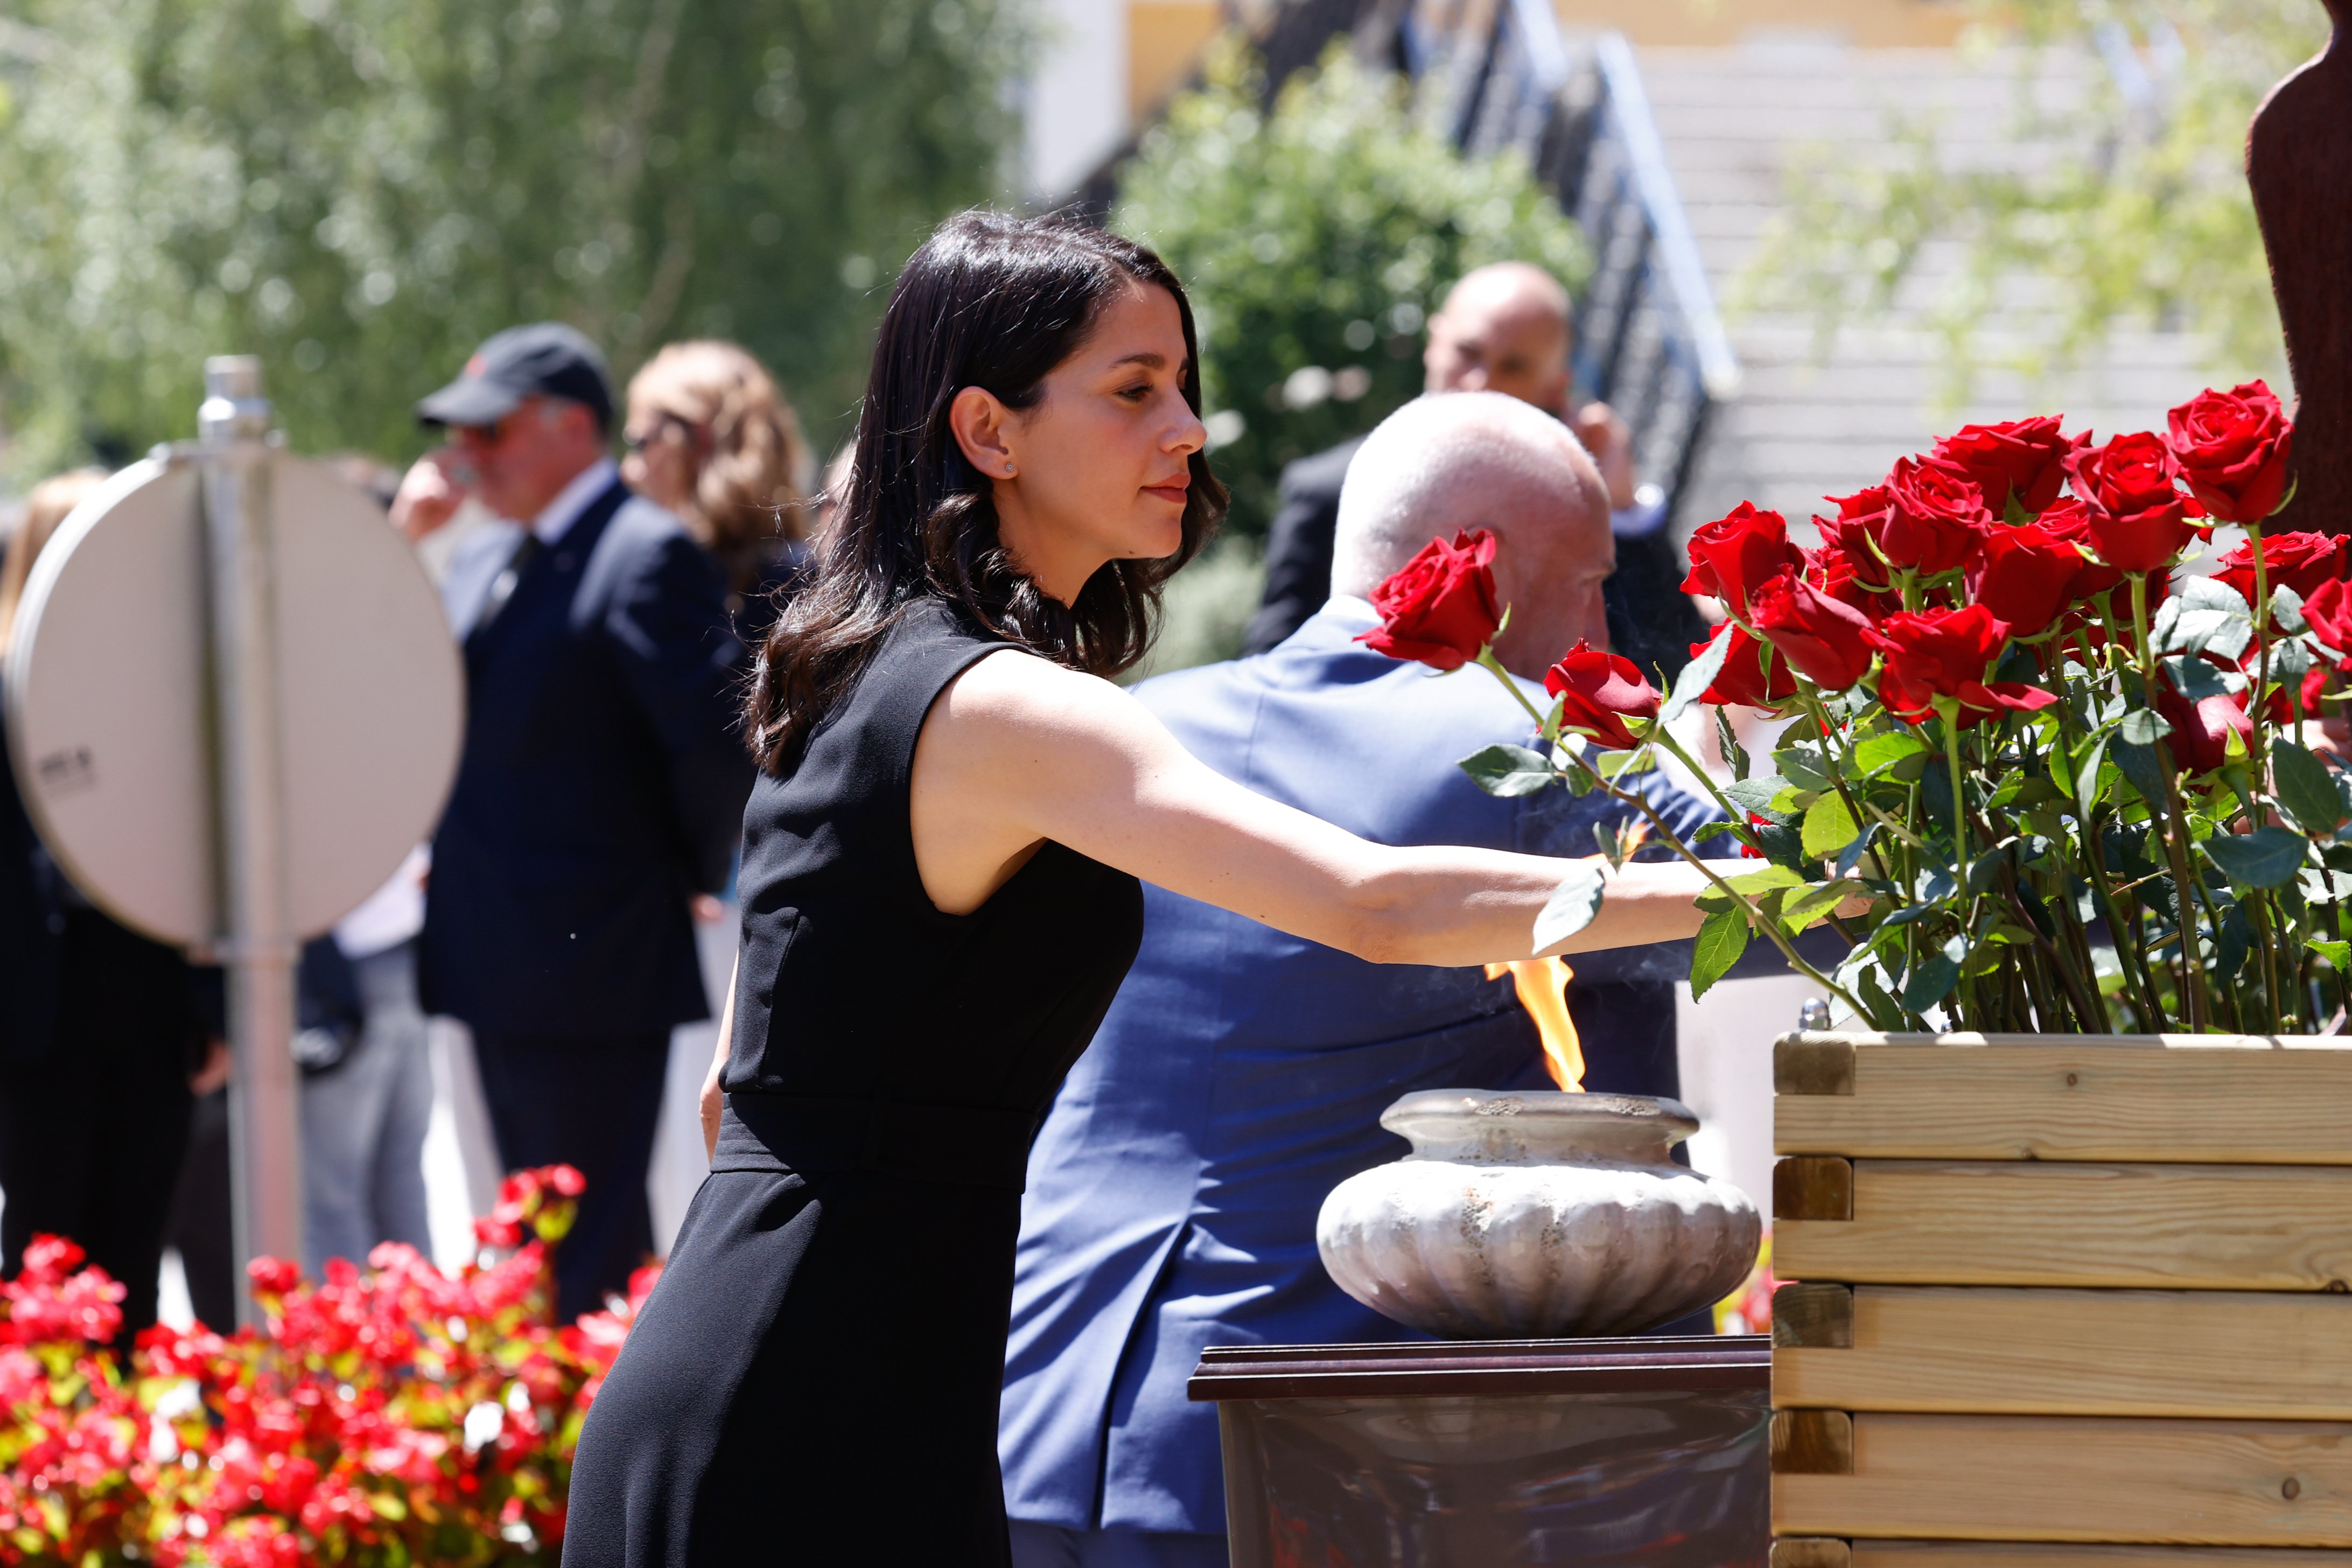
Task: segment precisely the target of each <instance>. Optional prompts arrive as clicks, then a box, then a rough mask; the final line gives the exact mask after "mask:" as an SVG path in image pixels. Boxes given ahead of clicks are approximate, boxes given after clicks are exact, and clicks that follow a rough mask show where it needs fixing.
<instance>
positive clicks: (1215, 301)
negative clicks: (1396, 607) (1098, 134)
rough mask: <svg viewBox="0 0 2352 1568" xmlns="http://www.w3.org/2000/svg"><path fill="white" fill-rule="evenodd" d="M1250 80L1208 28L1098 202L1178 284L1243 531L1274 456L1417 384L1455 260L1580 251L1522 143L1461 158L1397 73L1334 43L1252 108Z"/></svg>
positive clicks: (1568, 268)
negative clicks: (1115, 190)
mask: <svg viewBox="0 0 2352 1568" xmlns="http://www.w3.org/2000/svg"><path fill="white" fill-rule="evenodd" d="M1264 104H1265V82H1264V79H1263V77H1262V75H1261V74H1260V71H1259V68H1258V65H1257V62H1256V60H1255V58H1252V57H1251V55H1250V54H1249V53H1248V52H1247V51H1246V50H1245V49H1244V47H1242V46H1241V45H1240V44H1239V43H1238V42H1237V41H1234V40H1232V39H1226V40H1223V41H1221V42H1220V43H1219V44H1218V45H1217V46H1215V47H1214V48H1213V50H1212V53H1211V56H1210V60H1209V65H1208V69H1207V73H1206V76H1205V79H1204V81H1203V85H1202V88H1201V89H1200V90H1199V91H1197V92H1193V93H1190V94H1187V95H1185V96H1184V97H1181V98H1179V99H1178V100H1176V101H1175V102H1174V103H1173V104H1172V105H1171V106H1170V108H1169V110H1168V114H1167V118H1166V119H1165V120H1164V121H1161V122H1160V124H1159V125H1157V126H1155V127H1154V128H1153V129H1152V130H1151V131H1150V132H1147V133H1146V134H1145V136H1144V137H1143V140H1142V143H1141V145H1140V147H1139V149H1138V152H1137V154H1136V156H1135V157H1134V158H1133V159H1132V160H1131V161H1129V163H1128V164H1127V165H1126V167H1125V168H1124V169H1122V170H1121V171H1120V173H1119V196H1120V199H1119V202H1118V207H1117V209H1116V210H1115V212H1114V213H1113V215H1112V219H1111V222H1112V226H1113V227H1115V228H1117V229H1118V230H1119V231H1120V232H1122V233H1125V234H1129V235H1132V236H1134V237H1137V238H1139V239H1141V240H1143V241H1144V242H1145V243H1147V244H1149V245H1150V246H1152V247H1154V248H1156V249H1157V250H1158V251H1159V252H1160V255H1161V256H1162V257H1163V258H1166V259H1167V262H1168V264H1169V265H1170V266H1171V267H1172V268H1175V269H1176V272H1177V275H1178V276H1179V277H1181V278H1182V279H1184V283H1185V287H1186V288H1187V289H1189V290H1190V292H1191V294H1192V302H1193V306H1194V308H1195V310H1197V311H1198V312H1199V315H1200V327H1201V360H1202V380H1203V384H1204V390H1205V393H1206V395H1207V399H1208V404H1209V407H1210V409H1211V416H1210V422H1209V424H1210V436H1211V441H1212V444H1213V447H1214V448H1215V462H1216V467H1217V473H1218V475H1219V476H1220V477H1221V478H1222V479H1224V481H1225V482H1226V483H1227V484H1228V485H1230V486H1232V487H1233V491H1234V514H1233V520H1232V522H1231V524H1230V525H1229V526H1230V527H1231V528H1232V529H1233V530H1234V531H1238V532H1241V533H1245V534H1250V535H1258V534H1263V533H1264V531H1265V526H1266V523H1267V522H1268V521H1270V520H1271V519H1272V517H1273V513H1274V497H1275V489H1276V482H1277V480H1278V479H1280V477H1281V473H1282V467H1283V465H1284V464H1286V463H1288V462H1290V461H1292V460H1294V459H1296V458H1302V457H1305V456H1307V454H1309V453H1311V452H1318V451H1320V450H1322V449H1323V448H1324V447H1328V446H1330V445H1332V444H1333V443H1334V442H1337V441H1339V440H1343V439H1345V438H1346V437H1349V436H1354V435H1359V434H1360V433H1362V432H1363V431H1366V430H1369V429H1370V428H1371V427H1372V426H1374V425H1376V424H1378V423H1379V422H1380V421H1381V418H1382V417H1383V416H1386V415H1387V414H1388V413H1389V412H1390V411H1391V409H1393V408H1395V407H1396V406H1397V405H1399V404H1401V403H1402V402H1404V401H1405V400H1406V399H1408V398H1410V397H1412V396H1413V395H1415V394H1417V393H1418V392H1420V390H1421V381H1422V372H1421V342H1422V335H1421V334H1422V324H1423V321H1426V320H1427V319H1428V315H1429V312H1430V311H1432V310H1435V309H1436V308H1437V305H1438V303H1439V302H1440V300H1442V299H1443V297H1444V292H1445V290H1446V289H1448V288H1450V287H1452V285H1453V283H1454V279H1457V278H1459V277H1460V276H1461V275H1462V274H1463V273H1465V272H1466V271H1468V270H1469V269H1470V268H1474V267H1478V266H1482V265H1484V264H1485V263H1486V262H1489V261H1501V260H1509V259H1517V260H1524V261H1531V262H1534V263H1535V264H1537V265H1538V266H1539V267H1545V268H1549V269H1550V270H1551V271H1552V272H1554V273H1555V274H1557V275H1558V276H1559V279H1561V281H1563V282H1564V283H1566V284H1568V285H1569V286H1570V288H1571V289H1572V288H1575V287H1576V286H1577V285H1578V284H1580V282H1582V280H1583V279H1584V276H1585V273H1586V270H1587V259H1586V252H1585V248H1584V246H1583V244H1582V242H1581V240H1580V237H1579V236H1578V234H1577V231H1576V227H1575V226H1574V225H1573V224H1572V223H1570V221H1569V220H1568V218H1566V217H1565V216H1562V215H1561V213H1560V211H1559V206H1558V205H1557V204H1556V203H1555V202H1554V201H1553V199H1552V197H1551V195H1550V194H1549V192H1547V191H1546V190H1545V189H1544V187H1543V186H1542V185H1541V184H1539V183H1538V181H1537V179H1536V177H1535V175H1534V174H1533V172H1532V171H1531V170H1530V169H1529V167H1528V163H1527V161H1526V159H1524V158H1522V157H1520V156H1518V155H1517V153H1506V154H1503V155H1500V156H1496V157H1491V158H1480V159H1467V158H1465V157H1463V156H1462V154H1461V153H1458V152H1457V151H1456V150H1455V149H1454V146H1453V145H1452V144H1451V143H1450V142H1447V141H1446V140H1445V139H1444V137H1443V136H1441V135H1438V134H1437V133H1435V132H1433V131H1431V130H1429V129H1428V128H1427V127H1425V126H1423V124H1421V123H1420V122H1419V121H1417V120H1416V119H1415V117H1414V115H1413V113H1412V109H1411V106H1410V104H1409V102H1408V100H1407V95H1406V87H1405V84H1404V82H1403V81H1402V79H1398V78H1396V77H1394V76H1392V75H1391V74H1389V73H1386V72H1381V71H1375V70H1368V69H1366V68H1363V67H1361V66H1359V65H1358V64H1357V63H1356V62H1355V61H1354V60H1353V59H1352V58H1350V57H1349V55H1348V54H1347V52H1346V50H1345V47H1344V46H1337V47H1334V48H1333V49H1332V51H1331V52H1330V53H1328V55H1326V56H1325V58H1324V60H1323V62H1322V64H1321V66H1320V67H1319V68H1318V69H1317V70H1315V71H1312V72H1303V73H1301V74H1300V75H1298V76H1297V77H1294V78H1293V79H1291V80H1290V81H1289V82H1287V83H1286V84H1285V85H1284V87H1283V89H1282V91H1281V93H1280V94H1279V95H1278V97H1277V98H1276V102H1275V105H1274V108H1273V110H1272V111H1271V112H1268V111H1267V110H1265V107H1264Z"/></svg>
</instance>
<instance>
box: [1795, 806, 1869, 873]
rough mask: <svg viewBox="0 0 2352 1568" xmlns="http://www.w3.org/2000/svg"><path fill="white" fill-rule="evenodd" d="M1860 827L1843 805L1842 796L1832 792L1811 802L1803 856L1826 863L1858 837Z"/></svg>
mask: <svg viewBox="0 0 2352 1568" xmlns="http://www.w3.org/2000/svg"><path fill="white" fill-rule="evenodd" d="M1861 833H1862V825H1861V824H1860V823H1858V822H1856V821H1854V819H1853V813H1852V812H1851V811H1848V810H1847V809H1846V806H1845V797H1844V796H1843V795H1839V794H1837V793H1836V792H1835V791H1832V792H1831V793H1830V794H1828V795H1823V796H1822V798H1821V799H1819V800H1817V801H1815V802H1813V804H1812V807H1811V809H1810V810H1809V811H1807V812H1806V813H1805V826H1804V846H1805V853H1806V854H1807V855H1808V856H1810V857H1811V858H1814V859H1816V860H1825V859H1827V858H1830V857H1831V856H1832V855H1835V854H1836V853H1837V852H1838V851H1839V850H1841V849H1843V848H1844V847H1846V846H1847V845H1849V844H1851V843H1853V841H1854V839H1855V838H1857V837H1860V836H1861Z"/></svg>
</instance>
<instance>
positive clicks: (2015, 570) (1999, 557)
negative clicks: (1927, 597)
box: [1969, 522, 2090, 637]
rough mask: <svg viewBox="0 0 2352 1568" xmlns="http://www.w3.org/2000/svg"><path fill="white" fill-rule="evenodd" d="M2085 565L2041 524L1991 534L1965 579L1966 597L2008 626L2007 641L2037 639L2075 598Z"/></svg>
mask: <svg viewBox="0 0 2352 1568" xmlns="http://www.w3.org/2000/svg"><path fill="white" fill-rule="evenodd" d="M2089 564H2090V563H2089V562H2087V561H2085V560H2084V558H2083V552H2082V549H2081V547H2080V546H2078V545H2076V544H2075V543H2074V541H2073V540H2071V539H2069V538H2067V537H2066V536H2065V535H2064V534H2063V533H2060V532H2055V531H2052V530H2051V529H2049V528H2047V527H2045V526H2043V525H2042V524H2041V523H2038V522H2021V523H2019V524H2018V525H2017V526H2016V527H2014V528H2008V527H2002V528H1996V529H1994V530H1993V531H1991V532H1990V533H1989V534H1988V535H1986V536H1985V547H1984V555H1983V557H1982V558H1981V559H1980V560H1979V562H1978V563H1977V566H1976V569H1975V570H1974V571H1973V572H1971V573H1970V574H1969V595H1971V596H1972V597H1973V598H1974V599H1975V600H1976V602H1977V603H1978V604H1979V605H1983V606H1984V607H1985V608H1986V609H1988V610H1990V611H1991V612H1992V614H1993V618H1994V619H1996V620H2000V621H2006V622H2008V623H2009V635H2010V636H2011V637H2039V636H2041V635H2042V633H2043V632H2046V631H2048V630H2049V629H2050V626H2051V623H2052V622H2053V621H2055V620H2056V619H2057V618H2058V613H2059V612H2060V611H2061V610H2063V609H2064V608H2065V607H2066V606H2067V605H2071V604H2073V603H2074V600H2075V599H2076V597H2078V595H2076V594H2075V592H2074V584H2075V581H2076V579H2078V578H2080V577H2081V576H2082V575H2083V569H2084V567H2085V566H2088V565H2089Z"/></svg>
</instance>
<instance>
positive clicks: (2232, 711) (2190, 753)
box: [2156, 676, 2254, 773]
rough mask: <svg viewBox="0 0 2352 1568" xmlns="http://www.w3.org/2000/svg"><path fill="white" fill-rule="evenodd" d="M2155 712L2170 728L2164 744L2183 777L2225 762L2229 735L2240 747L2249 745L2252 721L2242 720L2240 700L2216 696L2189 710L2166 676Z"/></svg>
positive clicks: (2227, 754)
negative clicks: (2184, 774)
mask: <svg viewBox="0 0 2352 1568" xmlns="http://www.w3.org/2000/svg"><path fill="white" fill-rule="evenodd" d="M2156 710H2157V711H2158V713H2160V714H2162V715H2163V716H2164V721H2165V722H2166V723H2168V724H2169V725H2171V726H2172V733H2171V734H2169V735H2167V736H2166V737H2165V740H2166V742H2167V743H2168V744H2169V745H2170V746H2171V748H2172V761H2173V763H2174V764H2175V765H2176V766H2178V767H2179V769H2180V770H2181V772H2183V773H2211V772H2212V771H2213V770H2214V769H2215V768H2218V767H2220V766H2221V764H2222V763H2225V762H2227V761H2228V760H2229V756H2230V736H2231V733H2233V732H2234V733H2235V734H2236V735H2237V736H2238V739H2239V742H2240V743H2241V744H2246V745H2251V744H2252V741H2253V733H2254V721H2252V719H2249V718H2247V717H2246V700H2245V699H2244V698H2243V697H2231V696H2225V695H2222V694H2221V693H2218V692H2217V693H2215V694H2214V695H2213V696H2211V697H2207V698H2202V699H2200V700H2199V701H2198V703H2197V705H2196V706H2195V707H2193V708H2192V707H2190V706H2189V700H2188V699H2187V698H2185V697H2183V696H2181V695H2180V693H2179V692H2178V691H2176V690H2175V689H2173V686H2172V678H2171V677H2170V676H2167V677H2165V680H2164V685H2163V686H2162V687H2161V688H2160V689H2158V691H2157V694H2156Z"/></svg>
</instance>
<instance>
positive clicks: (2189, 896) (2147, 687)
mask: <svg viewBox="0 0 2352 1568" xmlns="http://www.w3.org/2000/svg"><path fill="white" fill-rule="evenodd" d="M2130 576H2131V590H2132V635H2133V636H2134V637H2136V638H2137V640H2138V645H2139V667H2140V687H2141V692H2140V695H2141V696H2142V698H2143V699H2144V700H2146V701H2147V710H2148V712H2149V713H2150V714H2151V715H2153V714H2154V713H2155V712H2156V693H2157V689H2158V687H2157V681H2158V671H2157V665H2156V651H2155V648H2154V647H2153V646H2152V645H2151V644H2150V643H2149V640H2148V635H2147V573H2145V572H2134V573H2132V574H2130ZM2156 766H2157V771H2158V773H2162V774H2163V775H2164V795H2165V802H2164V804H2165V816H2164V821H2163V822H2162V824H2160V825H2159V827H2158V831H2160V832H2161V833H2162V834H2163V836H2164V852H2165V857H2166V858H2167V859H2168V860H2169V861H2170V862H2171V865H2172V912H2173V920H2174V923H2175V924H2176V925H2178V926H2179V928H2180V932H2181V936H2180V969H2181V973H2183V974H2184V975H2185V976H2186V977H2187V978H2188V982H2189V985H2188V990H2187V992H2186V993H2185V995H2186V999H2187V1001H2188V1003H2189V1017H2188V1019H2187V1022H2188V1025H2189V1033H2190V1034H2192V1035H2201V1034H2203V1033H2204V1032H2205V1020H2206V1017H2207V1016H2208V1012H2209V1009H2208V1006H2207V1005H2206V1000H2205V973H2204V969H2203V966H2202V964H2201V963H2200V959H2199V955H2198V953H2197V952H2196V951H2195V948H2194V947H2193V945H2192V944H2191V942H2189V931H2190V928H2191V926H2192V924H2193V922H2194V921H2195V920H2196V915H2195V913H2194V912H2193V911H2194V910H2195V908H2196V904H2197V902H2198V901H2199V900H2198V895H2199V894H2201V893H2203V892H2204V890H2205V889H2204V888H2203V887H2202V886H2201V885H2198V884H2196V883H2195V881H2194V879H2192V878H2191V877H2190V876H2189V849H2188V845H2187V843H2186V842H2185V840H2186V838H2187V836H2188V833H2189V818H2188V815H2187V814H2186V812H2184V811H2183V810H2182V808H2181V804H2180V781H2179V780H2178V779H2176V778H2174V777H2173V776H2172V748H2171V747H2169V746H2168V745H2166V744H2165V743H2164V737H2163V736H2162V735H2160V734H2159V735H2158V736H2157V737H2156ZM2150 804H2151V805H2153V804H2154V803H2152V802H2151V803H2150ZM2208 913H2210V910H2209V911H2208ZM2213 941H2214V942H2215V943H2216V945H2219V943H2220V942H2221V927H2220V926H2218V925H2217V926H2215V927H2214V928H2213Z"/></svg>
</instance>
